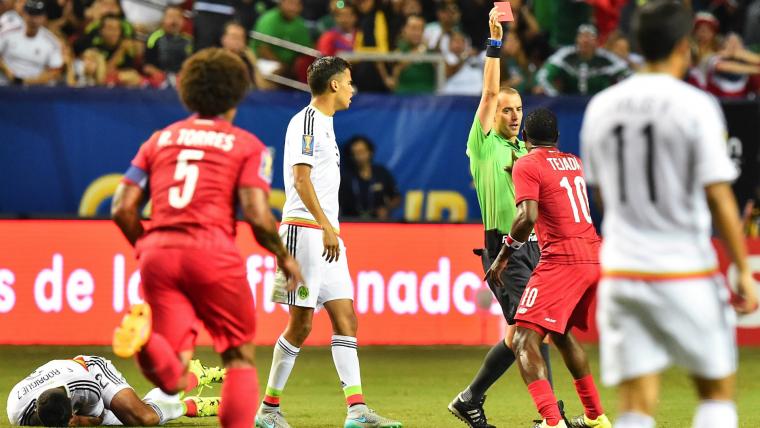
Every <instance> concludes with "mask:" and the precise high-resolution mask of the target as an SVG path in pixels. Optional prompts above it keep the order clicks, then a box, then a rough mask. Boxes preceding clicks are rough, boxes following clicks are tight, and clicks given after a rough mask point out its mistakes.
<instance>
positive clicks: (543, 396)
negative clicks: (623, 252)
mask: <svg viewBox="0 0 760 428" xmlns="http://www.w3.org/2000/svg"><path fill="white" fill-rule="evenodd" d="M524 134H525V140H526V142H527V144H526V146H527V147H528V150H529V151H530V153H528V154H527V155H525V156H523V157H522V158H520V159H519V160H518V161H517V162H516V163H515V166H514V169H513V172H512V178H513V180H514V182H515V203H517V216H516V217H515V221H514V222H513V223H512V230H511V231H510V233H509V235H507V236H505V237H504V246H503V247H502V248H501V251H500V252H499V256H498V257H497V258H496V260H495V261H494V262H493V265H491V268H490V269H489V271H488V273H487V274H486V277H487V279H488V280H489V281H495V284H496V285H497V286H503V284H502V280H501V273H502V271H504V269H505V268H506V266H507V260H508V258H509V256H510V255H511V254H512V253H513V252H515V251H519V250H520V247H522V246H523V244H524V243H525V241H526V240H527V239H528V236H530V232H531V230H533V229H534V227H535V230H536V233H537V234H538V242H539V244H540V245H541V261H540V262H539V263H538V266H537V267H536V269H535V270H534V271H533V275H532V276H531V278H530V281H528V285H527V286H526V287H525V292H524V293H523V296H522V299H521V300H520V305H519V306H518V308H517V315H516V316H515V320H516V321H517V322H516V324H517V328H516V330H515V336H514V339H513V342H512V350H513V351H514V353H515V356H516V357H517V363H518V366H519V367H520V374H521V375H522V378H523V380H524V381H525V384H526V385H527V386H528V391H529V392H530V395H531V397H533V401H534V402H535V404H536V408H537V409H538V412H539V413H541V416H542V417H543V420H542V421H540V422H539V423H538V424H537V425H536V428H539V427H566V426H567V425H566V423H565V421H564V420H563V419H564V418H563V415H562V414H561V412H560V408H559V406H558V404H557V399H556V397H555V396H554V392H553V391H552V386H551V384H550V383H549V380H548V376H547V370H546V363H545V362H544V359H543V357H542V356H541V351H540V347H541V344H542V343H543V341H544V338H545V337H546V336H547V335H548V336H549V337H550V338H551V340H552V343H554V344H555V345H556V346H557V349H559V351H560V353H561V354H562V358H563V359H564V360H565V365H566V366H567V368H568V369H569V370H570V374H572V376H573V379H575V382H574V383H575V389H576V391H577V392H578V397H580V399H581V402H582V403H583V407H584V409H585V414H584V415H582V416H578V417H576V418H574V419H573V421H570V423H569V425H570V426H571V427H603V428H611V427H612V425H611V424H610V422H609V420H608V419H607V417H606V416H605V415H604V410H603V409H602V405H601V402H600V400H599V393H598V391H597V389H596V385H595V384H594V379H593V377H592V376H591V370H590V369H589V365H588V358H587V357H586V353H585V352H584V351H583V348H581V346H580V344H579V343H578V341H577V340H576V339H575V337H574V336H573V334H572V333H571V332H570V330H571V329H572V327H577V328H579V329H581V330H585V329H586V328H587V326H588V314H589V308H590V307H591V304H592V303H593V301H594V299H595V296H596V284H597V282H598V281H599V275H600V270H599V258H598V254H599V243H600V239H599V236H597V234H596V231H595V230H594V225H593V224H592V223H591V216H590V215H589V208H588V198H587V196H586V194H587V193H586V183H585V182H584V178H583V167H582V165H581V162H580V160H579V159H578V158H577V157H576V156H574V155H572V154H569V153H562V152H560V151H559V150H558V149H557V143H558V140H559V132H558V131H557V117H556V116H555V115H554V113H552V112H551V111H549V110H547V109H544V108H540V109H537V110H535V111H533V112H531V113H530V114H529V115H528V117H527V118H526V119H525V130H524Z"/></svg>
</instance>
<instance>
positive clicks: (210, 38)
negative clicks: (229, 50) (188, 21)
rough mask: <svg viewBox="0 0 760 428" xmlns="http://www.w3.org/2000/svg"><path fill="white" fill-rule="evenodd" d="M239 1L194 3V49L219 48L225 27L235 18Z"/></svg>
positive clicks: (196, 0)
mask: <svg viewBox="0 0 760 428" xmlns="http://www.w3.org/2000/svg"><path fill="white" fill-rule="evenodd" d="M237 4H239V3H238V1H237V0H195V1H194V2H193V49H195V51H196V52H197V51H199V50H201V49H205V48H208V47H212V46H219V41H220V40H221V38H222V34H223V33H224V26H225V24H227V23H228V22H230V21H232V20H233V19H234V18H235V14H236V13H238V10H237V9H235V5H237ZM243 4H245V3H243Z"/></svg>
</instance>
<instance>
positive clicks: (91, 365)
mask: <svg viewBox="0 0 760 428" xmlns="http://www.w3.org/2000/svg"><path fill="white" fill-rule="evenodd" d="M80 357H82V358H83V359H84V363H85V365H86V366H87V370H89V372H90V374H92V376H93V377H94V378H95V381H97V382H98V385H100V388H101V389H102V390H103V393H102V395H101V398H102V400H103V404H104V405H105V407H106V409H110V408H111V400H112V399H113V397H114V396H115V395H116V394H117V393H118V392H119V391H121V390H122V389H127V388H132V387H131V386H130V385H129V384H128V383H127V381H126V379H124V376H123V375H122V374H121V372H120V371H118V370H117V369H116V367H114V365H113V363H112V362H111V360H107V359H105V358H103V357H98V356H94V355H80Z"/></svg>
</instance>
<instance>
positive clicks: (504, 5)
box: [493, 1, 515, 22]
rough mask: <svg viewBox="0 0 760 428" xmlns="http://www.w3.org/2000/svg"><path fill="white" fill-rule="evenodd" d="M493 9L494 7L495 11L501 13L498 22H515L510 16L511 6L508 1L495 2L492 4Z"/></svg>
mask: <svg viewBox="0 0 760 428" xmlns="http://www.w3.org/2000/svg"><path fill="white" fill-rule="evenodd" d="M493 5H494V7H496V10H498V11H499V12H501V13H503V15H502V16H501V19H500V20H499V21H500V22H512V21H514V20H515V18H514V17H513V16H512V6H511V5H510V4H509V2H508V1H496V2H494V3H493Z"/></svg>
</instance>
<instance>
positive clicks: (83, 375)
mask: <svg viewBox="0 0 760 428" xmlns="http://www.w3.org/2000/svg"><path fill="white" fill-rule="evenodd" d="M190 368H191V373H192V375H193V376H194V377H195V379H196V380H197V384H198V386H204V385H208V384H210V383H219V382H221V381H222V377H223V376H224V370H223V369H220V368H218V367H205V366H203V365H202V364H201V362H200V361H198V360H193V361H192V362H191V364H190ZM219 401H220V400H219V398H218V397H198V396H195V397H185V398H184V399H180V396H179V395H166V394H164V393H163V392H162V391H161V390H160V389H158V388H155V389H153V390H152V391H150V392H149V393H148V394H147V395H145V397H144V398H143V399H142V400H141V399H140V398H139V397H138V396H137V394H136V393H135V390H134V389H133V388H132V387H131V386H130V385H129V384H128V383H127V381H126V380H125V379H124V376H122V374H121V373H120V372H119V371H118V370H117V369H116V368H115V367H114V366H113V364H112V363H111V361H109V360H107V359H105V358H103V357H97V356H92V355H80V356H78V357H76V358H73V359H70V360H53V361H50V362H49V363H47V364H44V365H43V366H41V367H39V368H38V369H36V370H35V371H33V372H32V373H31V374H30V375H29V376H27V377H26V378H24V379H23V380H22V381H21V382H19V383H17V384H16V386H14V387H13V389H12V390H11V393H10V395H9V396H8V420H9V421H10V423H11V424H12V425H26V426H28V425H42V426H49V427H59V426H97V425H131V426H136V425H138V426H154V425H162V424H164V423H166V422H168V421H171V420H173V419H177V418H179V417H182V416H190V417H196V416H199V417H200V416H215V415H216V413H217V410H218V408H219Z"/></svg>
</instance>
